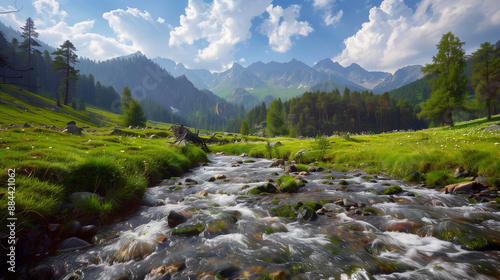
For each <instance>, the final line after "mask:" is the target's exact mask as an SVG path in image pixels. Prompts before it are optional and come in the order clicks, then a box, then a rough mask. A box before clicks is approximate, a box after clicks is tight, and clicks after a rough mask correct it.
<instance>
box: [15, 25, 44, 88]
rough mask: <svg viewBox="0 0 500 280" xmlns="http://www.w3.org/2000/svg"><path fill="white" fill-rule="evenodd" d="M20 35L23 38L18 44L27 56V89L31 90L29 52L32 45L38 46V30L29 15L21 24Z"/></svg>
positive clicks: (30, 52)
mask: <svg viewBox="0 0 500 280" xmlns="http://www.w3.org/2000/svg"><path fill="white" fill-rule="evenodd" d="M21 30H22V32H21V37H23V38H24V41H23V42H22V43H21V44H20V45H19V47H20V48H21V50H23V51H24V52H25V53H26V55H27V56H28V69H29V71H28V90H29V91H31V89H32V87H31V72H32V71H31V69H32V64H31V54H32V52H33V48H34V47H40V44H39V43H38V42H37V41H36V40H35V38H38V32H36V28H35V23H34V22H33V20H32V19H31V17H29V18H27V19H26V23H25V24H24V26H21Z"/></svg>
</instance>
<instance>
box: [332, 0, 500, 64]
mask: <svg viewBox="0 0 500 280" xmlns="http://www.w3.org/2000/svg"><path fill="white" fill-rule="evenodd" d="M498 11H500V1H498V0H484V1H480V2H476V1H469V0H423V1H421V2H420V3H419V4H418V5H417V7H416V10H415V11H413V10H412V9H410V8H409V7H408V6H406V4H405V3H404V1H403V0H384V1H383V2H382V3H381V4H380V6H379V7H373V8H372V9H371V10H370V16H369V21H368V22H365V23H363V24H362V27H361V29H360V30H358V32H357V33H356V34H354V35H353V36H351V37H349V38H347V39H345V40H344V43H345V49H344V50H343V51H342V53H340V54H338V55H337V56H336V57H335V58H334V60H336V61H338V62H339V63H341V64H343V65H349V64H351V63H358V64H360V65H362V66H363V67H364V68H366V69H370V70H385V71H390V72H394V71H395V70H397V69H398V68H400V67H402V66H405V65H412V64H422V65H423V64H425V63H429V62H430V61H431V59H432V56H433V55H435V54H436V53H437V49H436V45H437V44H438V42H439V40H440V39H441V36H442V35H443V34H445V33H447V32H450V31H451V32H453V33H454V34H455V35H456V36H458V37H459V38H460V40H461V41H464V42H466V47H465V49H466V50H469V51H470V50H473V49H474V48H477V47H478V46H472V45H467V42H468V41H469V40H470V41H478V40H483V42H485V41H491V40H495V41H496V40H498V38H495V37H493V38H492V37H491V36H492V35H494V34H498V28H499V27H500V13H499V12H498Z"/></svg>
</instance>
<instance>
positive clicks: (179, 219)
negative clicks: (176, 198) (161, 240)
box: [167, 211, 188, 228]
mask: <svg viewBox="0 0 500 280" xmlns="http://www.w3.org/2000/svg"><path fill="white" fill-rule="evenodd" d="M187 220H188V218H187V217H186V216H184V215H182V214H180V213H177V212H175V211H172V212H170V213H169V214H168V217H167V221H168V226H169V227H171V228H174V227H176V226H177V225H180V224H182V223H185V222H187Z"/></svg>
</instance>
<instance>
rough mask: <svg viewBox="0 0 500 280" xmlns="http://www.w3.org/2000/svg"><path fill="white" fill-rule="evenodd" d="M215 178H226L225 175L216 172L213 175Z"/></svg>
mask: <svg viewBox="0 0 500 280" xmlns="http://www.w3.org/2000/svg"><path fill="white" fill-rule="evenodd" d="M214 178H215V180H223V179H226V175H224V174H216V175H215V176H214Z"/></svg>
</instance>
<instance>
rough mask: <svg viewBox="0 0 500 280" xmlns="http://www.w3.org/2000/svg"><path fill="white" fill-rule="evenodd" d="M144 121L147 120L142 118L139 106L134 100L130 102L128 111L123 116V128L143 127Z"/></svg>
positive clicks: (142, 114)
mask: <svg viewBox="0 0 500 280" xmlns="http://www.w3.org/2000/svg"><path fill="white" fill-rule="evenodd" d="M146 121H147V119H146V117H145V116H144V112H143V111H142V106H141V104H139V102H137V100H135V99H132V100H130V103H129V104H128V111H127V114H126V115H125V123H124V124H125V126H134V127H135V126H136V127H145V126H146Z"/></svg>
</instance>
